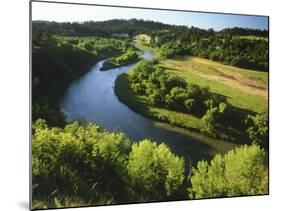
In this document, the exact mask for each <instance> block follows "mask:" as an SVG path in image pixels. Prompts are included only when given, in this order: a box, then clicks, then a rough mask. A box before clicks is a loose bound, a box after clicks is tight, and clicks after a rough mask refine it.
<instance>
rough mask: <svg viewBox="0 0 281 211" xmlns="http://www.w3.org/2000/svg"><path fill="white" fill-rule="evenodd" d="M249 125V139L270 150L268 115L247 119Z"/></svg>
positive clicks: (258, 115) (262, 114) (263, 114)
mask: <svg viewBox="0 0 281 211" xmlns="http://www.w3.org/2000/svg"><path fill="white" fill-rule="evenodd" d="M246 123H247V124H248V125H249V128H248V129H247V133H248V135H249V138H250V139H251V140H252V141H253V142H256V143H257V144H259V145H260V146H262V147H265V148H266V149H267V148H268V141H269V140H268V139H269V137H268V113H261V114H257V115H256V116H251V115H249V116H248V118H247V119H246Z"/></svg>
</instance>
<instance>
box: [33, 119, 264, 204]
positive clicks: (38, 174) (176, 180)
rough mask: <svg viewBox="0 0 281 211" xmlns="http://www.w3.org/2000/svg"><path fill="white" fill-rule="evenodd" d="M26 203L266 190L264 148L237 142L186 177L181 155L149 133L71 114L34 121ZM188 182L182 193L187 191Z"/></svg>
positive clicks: (130, 199)
mask: <svg viewBox="0 0 281 211" xmlns="http://www.w3.org/2000/svg"><path fill="white" fill-rule="evenodd" d="M32 129H33V139H32V175H33V177H32V184H33V187H32V193H33V208H47V207H49V208H54V207H63V206H79V205H95V204H114V203H125V202H126V203H127V202H142V201H159V200H171V199H185V198H189V197H190V198H207V197H224V196H240V195H255V194H266V193H267V192H268V170H267V160H266V153H265V151H264V150H262V149H261V148H260V147H258V146H257V145H252V146H246V145H245V146H242V147H239V148H236V149H234V150H231V151H229V152H228V153H227V154H226V155H224V156H221V155H216V156H215V158H214V159H213V160H212V161H211V162H210V164H208V162H206V161H200V162H198V164H197V168H193V169H192V176H191V178H190V182H191V183H190V184H187V183H186V181H185V175H186V174H187V172H186V170H185V168H186V167H185V164H184V159H183V158H181V157H179V156H177V155H175V154H173V153H172V152H171V150H170V149H169V148H168V147H167V146H166V145H165V144H160V145H157V144H156V143H154V142H151V141H149V140H143V141H140V142H138V143H135V144H131V142H130V140H128V139H127V138H126V137H125V136H124V134H122V133H112V132H108V131H106V130H104V129H102V128H100V127H99V126H97V125H95V124H84V125H82V124H79V123H78V122H74V123H72V124H68V125H66V126H65V127H64V128H59V127H49V126H48V125H47V124H46V121H45V120H42V119H39V120H37V121H36V122H35V123H34V124H33V127H32ZM186 188H188V194H189V197H187V196H186Z"/></svg>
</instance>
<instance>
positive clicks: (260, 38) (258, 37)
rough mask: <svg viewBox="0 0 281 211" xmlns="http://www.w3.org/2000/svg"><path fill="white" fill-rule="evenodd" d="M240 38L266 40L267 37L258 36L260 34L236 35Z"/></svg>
mask: <svg viewBox="0 0 281 211" xmlns="http://www.w3.org/2000/svg"><path fill="white" fill-rule="evenodd" d="M237 37H238V38H240V39H249V40H264V41H267V42H268V38H267V37H260V36H254V35H247V36H237Z"/></svg>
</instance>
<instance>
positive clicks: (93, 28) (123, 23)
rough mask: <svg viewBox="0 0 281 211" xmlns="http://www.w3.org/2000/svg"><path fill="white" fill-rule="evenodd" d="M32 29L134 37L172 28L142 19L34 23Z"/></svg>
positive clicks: (62, 32)
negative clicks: (121, 34)
mask: <svg viewBox="0 0 281 211" xmlns="http://www.w3.org/2000/svg"><path fill="white" fill-rule="evenodd" d="M32 27H33V28H34V29H38V30H43V31H48V32H50V33H53V34H60V35H68V36H101V37H111V36H112V34H114V33H127V34H128V35H129V36H134V35H136V34H140V33H146V32H149V31H153V30H155V29H157V30H162V29H168V28H171V27H172V26H171V25H168V24H163V23H160V22H155V21H148V20H141V19H138V20H137V19H130V20H125V19H124V20H123V19H112V20H107V21H85V22H82V23H78V22H72V23H70V22H64V23H57V22H49V21H33V22H32Z"/></svg>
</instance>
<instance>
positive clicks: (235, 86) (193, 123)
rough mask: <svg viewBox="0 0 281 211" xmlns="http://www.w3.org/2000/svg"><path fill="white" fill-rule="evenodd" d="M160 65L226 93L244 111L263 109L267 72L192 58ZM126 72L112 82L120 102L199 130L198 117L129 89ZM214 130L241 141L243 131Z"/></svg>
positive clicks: (178, 59) (181, 125) (229, 138)
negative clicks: (156, 103)
mask: <svg viewBox="0 0 281 211" xmlns="http://www.w3.org/2000/svg"><path fill="white" fill-rule="evenodd" d="M160 65H162V66H163V67H165V68H166V69H167V71H169V72H170V73H172V74H177V75H179V76H181V77H183V78H185V79H186V81H188V82H193V83H196V84H199V85H201V86H209V87H210V90H211V91H212V92H215V93H218V94H222V95H225V96H227V97H228V102H229V103H230V104H232V105H233V106H235V107H237V108H241V109H243V110H245V111H246V112H255V113H256V112H261V111H263V110H264V109H266V108H267V90H268V88H267V86H268V84H267V83H268V80H267V79H268V73H264V72H257V71H251V70H245V69H241V68H236V67H232V66H226V65H222V64H220V63H217V62H212V61H209V60H206V59H200V58H196V57H178V58H176V59H168V60H163V61H161V63H160ZM129 74H130V72H129V73H127V74H123V75H121V76H119V77H118V78H117V80H116V83H115V92H116V94H117V96H118V97H119V99H120V100H121V101H122V102H124V103H126V105H128V106H129V107H130V108H132V109H133V110H135V111H137V112H139V113H142V114H143V115H145V116H148V117H150V118H153V119H157V120H160V121H163V122H168V123H170V124H172V125H176V126H180V127H183V128H187V129H189V130H191V131H200V128H202V122H201V119H200V118H199V117H196V116H193V115H190V114H185V113H180V112H176V111H171V110H168V109H165V108H158V107H152V106H149V105H148V104H147V103H146V97H143V96H138V95H136V93H134V91H133V90H132V89H131V88H130V86H129V79H128V77H129ZM224 79H225V80H224ZM253 93H254V94H253ZM217 133H218V134H219V135H220V137H221V138H226V139H228V140H229V141H233V142H236V143H245V140H244V137H245V136H246V134H245V131H240V130H239V129H235V128H223V127H222V128H221V129H220V130H219V131H217ZM226 136H228V137H226ZM222 146H223V145H222Z"/></svg>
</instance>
